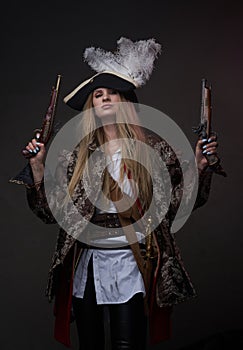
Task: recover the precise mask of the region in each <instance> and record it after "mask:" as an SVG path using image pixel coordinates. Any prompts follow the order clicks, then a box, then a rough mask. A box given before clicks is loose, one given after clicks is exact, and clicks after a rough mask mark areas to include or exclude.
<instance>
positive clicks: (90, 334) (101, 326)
mask: <svg viewBox="0 0 243 350" xmlns="http://www.w3.org/2000/svg"><path fill="white" fill-rule="evenodd" d="M73 311H74V316H75V320H76V325H77V330H78V337H79V350H103V349H105V348H106V349H109V350H110V349H112V350H145V349H146V338H147V337H146V317H145V315H144V303H143V294H142V293H137V294H135V295H134V296H133V297H132V298H131V299H130V300H129V301H127V302H126V303H123V304H109V305H97V303H96V296H95V288H94V279H93V268H92V259H90V264H89V268H88V279H87V284H86V288H85V293H84V298H83V299H81V298H75V297H73ZM107 316H108V318H107ZM105 319H106V322H104V320H105ZM108 321H109V322H108ZM108 325H109V327H108ZM107 327H108V328H107ZM105 330H106V331H105ZM105 334H110V339H106V338H105ZM105 344H106V346H105Z"/></svg>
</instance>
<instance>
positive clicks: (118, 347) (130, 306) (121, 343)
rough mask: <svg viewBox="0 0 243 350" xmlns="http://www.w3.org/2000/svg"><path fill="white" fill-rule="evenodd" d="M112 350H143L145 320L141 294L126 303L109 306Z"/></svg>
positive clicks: (145, 335) (145, 333)
mask: <svg viewBox="0 0 243 350" xmlns="http://www.w3.org/2000/svg"><path fill="white" fill-rule="evenodd" d="M109 309H110V325H111V343H112V350H145V349H146V342H147V326H146V325H147V319H146V316H145V314H144V301H143V294H142V293H138V294H135V295H134V296H133V297H132V298H131V299H130V300H129V301H128V302H126V303H123V304H114V305H110V306H109Z"/></svg>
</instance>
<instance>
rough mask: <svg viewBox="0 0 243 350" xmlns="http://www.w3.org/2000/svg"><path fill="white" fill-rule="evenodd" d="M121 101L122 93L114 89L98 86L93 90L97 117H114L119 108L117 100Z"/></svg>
mask: <svg viewBox="0 0 243 350" xmlns="http://www.w3.org/2000/svg"><path fill="white" fill-rule="evenodd" d="M120 101H121V98H120V95H119V93H118V91H116V90H114V89H107V88H98V89H96V90H94V91H93V97H92V102H93V106H94V109H95V113H96V115H97V117H99V118H101V119H103V118H105V119H106V118H109V119H110V118H111V117H113V118H114V117H115V116H116V112H117V109H118V104H117V102H120Z"/></svg>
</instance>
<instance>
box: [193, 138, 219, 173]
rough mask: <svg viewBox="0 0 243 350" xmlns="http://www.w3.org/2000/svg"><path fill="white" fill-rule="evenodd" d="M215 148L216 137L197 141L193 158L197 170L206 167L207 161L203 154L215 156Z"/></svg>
mask: <svg viewBox="0 0 243 350" xmlns="http://www.w3.org/2000/svg"><path fill="white" fill-rule="evenodd" d="M217 147H218V142H217V141H216V136H210V138H209V139H208V140H207V139H199V140H198V141H197V144H196V150H195V157H196V161H197V167H198V169H199V170H204V169H205V168H206V167H207V166H208V161H207V158H206V157H205V154H208V155H210V154H217Z"/></svg>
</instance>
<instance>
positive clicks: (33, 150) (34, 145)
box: [24, 138, 46, 183]
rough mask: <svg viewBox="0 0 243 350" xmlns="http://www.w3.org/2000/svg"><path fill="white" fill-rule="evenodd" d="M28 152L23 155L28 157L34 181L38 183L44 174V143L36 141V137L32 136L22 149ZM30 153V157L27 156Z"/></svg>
mask: <svg viewBox="0 0 243 350" xmlns="http://www.w3.org/2000/svg"><path fill="white" fill-rule="evenodd" d="M24 150H25V151H27V152H28V153H26V154H27V155H26V156H25V157H26V158H28V160H29V163H30V166H31V169H32V173H33V177H34V182H35V183H39V182H41V181H42V180H43V176H44V158H45V154H46V149H45V145H44V143H41V142H38V139H35V138H33V139H32V140H31V141H30V142H29V143H28V144H27V145H26V147H25V149H24ZM29 155H31V157H29Z"/></svg>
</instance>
